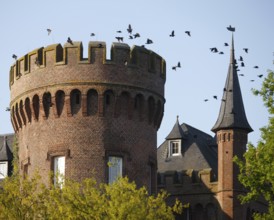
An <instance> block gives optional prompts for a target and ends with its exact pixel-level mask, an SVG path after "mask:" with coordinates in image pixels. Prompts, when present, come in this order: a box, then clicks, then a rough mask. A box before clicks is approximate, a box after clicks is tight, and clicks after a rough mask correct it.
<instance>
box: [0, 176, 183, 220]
mask: <svg viewBox="0 0 274 220" xmlns="http://www.w3.org/2000/svg"><path fill="white" fill-rule="evenodd" d="M1 185H2V190H0V219H20V220H24V219H100V220H101V219H108V220H112V219H113V220H114V219H115V220H119V219H134V220H138V219H142V220H143V219H174V213H180V212H181V211H182V205H181V203H180V202H178V201H176V202H175V204H174V206H173V207H170V206H167V205H166V203H165V200H166V198H167V196H168V195H167V193H166V192H163V191H162V192H160V193H159V194H158V195H157V196H149V195H148V192H147V190H146V189H145V187H142V188H140V189H138V188H137V187H136V184H135V183H133V182H129V181H128V179H127V178H119V179H118V180H117V181H115V182H114V183H112V184H97V183H96V181H95V180H93V179H85V180H84V181H82V182H75V181H71V180H67V179H66V180H65V184H64V186H63V187H62V189H61V188H59V187H53V186H50V187H46V186H45V185H44V184H42V183H41V181H40V177H39V175H38V174H36V175H35V176H34V177H32V178H28V177H27V178H21V177H20V176H19V175H14V176H12V177H8V178H6V179H5V180H4V181H3V182H2V184H1Z"/></svg>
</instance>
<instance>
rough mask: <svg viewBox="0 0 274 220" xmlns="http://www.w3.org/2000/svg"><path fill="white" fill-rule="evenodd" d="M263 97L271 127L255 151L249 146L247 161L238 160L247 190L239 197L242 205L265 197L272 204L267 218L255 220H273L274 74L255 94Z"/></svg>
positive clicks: (270, 74)
mask: <svg viewBox="0 0 274 220" xmlns="http://www.w3.org/2000/svg"><path fill="white" fill-rule="evenodd" d="M253 92H254V94H255V95H259V96H261V97H262V99H263V102H264V105H265V106H266V107H267V109H268V112H269V114H270V117H269V122H268V125H266V126H265V127H263V128H261V140H260V141H259V142H258V145H257V146H256V147H255V146H254V145H253V144H251V143H249V145H248V151H247V152H246V153H245V155H244V159H245V160H244V161H243V160H240V159H239V158H235V162H236V163H237V164H238V165H239V167H240V175H239V180H240V182H241V183H242V184H243V185H244V186H245V187H246V189H247V190H248V192H247V194H246V195H242V196H241V197H240V199H241V201H242V202H243V203H246V202H250V201H256V200H258V199H259V198H260V197H263V198H264V199H265V200H266V201H267V202H268V203H269V210H268V213H267V214H264V215H259V214H256V215H255V218H256V219H274V159H273V158H274V117H273V114H274V73H273V71H269V73H268V76H267V77H266V78H265V80H264V82H263V85H262V88H261V89H260V90H254V91H253Z"/></svg>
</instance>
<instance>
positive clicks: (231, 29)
mask: <svg viewBox="0 0 274 220" xmlns="http://www.w3.org/2000/svg"><path fill="white" fill-rule="evenodd" d="M226 28H227V30H229V31H232V32H234V31H235V27H232V26H231V25H229V26H228V27H226Z"/></svg>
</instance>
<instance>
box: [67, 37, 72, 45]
mask: <svg viewBox="0 0 274 220" xmlns="http://www.w3.org/2000/svg"><path fill="white" fill-rule="evenodd" d="M67 42H68V43H70V44H71V45H73V42H72V40H71V39H70V37H68V39H67Z"/></svg>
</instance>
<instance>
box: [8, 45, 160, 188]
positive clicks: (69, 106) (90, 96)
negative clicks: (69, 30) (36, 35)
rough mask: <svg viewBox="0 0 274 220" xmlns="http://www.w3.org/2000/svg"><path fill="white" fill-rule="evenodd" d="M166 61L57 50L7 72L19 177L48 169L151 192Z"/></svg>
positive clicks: (127, 52) (98, 48) (96, 49)
mask: <svg viewBox="0 0 274 220" xmlns="http://www.w3.org/2000/svg"><path fill="white" fill-rule="evenodd" d="M164 84H165V61H164V59H163V58H162V57H160V56H159V55H157V54H155V53H154V52H152V51H150V50H147V49H145V48H143V47H139V46H133V47H132V48H130V47H129V46H128V45H127V44H123V43H113V44H112V47H111V58H110V60H107V59H106V45H105V43H104V42H90V43H89V46H88V58H83V47H82V43H81V42H73V43H71V44H70V43H66V44H65V45H64V46H63V47H62V46H61V45H60V44H54V45H50V46H47V47H45V48H39V49H36V50H34V51H32V52H30V53H28V54H26V55H25V56H23V57H21V58H20V59H18V60H17V61H16V63H15V64H14V65H13V66H12V67H11V71H10V90H11V103H10V108H11V121H12V125H13V127H14V130H15V132H16V137H17V140H18V146H19V162H20V168H21V172H22V173H28V174H29V175H31V174H33V173H34V172H35V171H36V170H38V171H39V172H40V174H41V175H42V177H43V179H44V181H45V182H46V181H48V180H49V179H48V174H49V172H50V171H53V172H54V173H55V172H57V171H58V172H59V173H62V174H64V175H65V177H69V178H72V179H74V180H81V179H83V178H85V177H91V176H94V177H95V178H96V180H97V181H98V182H112V181H113V180H114V179H115V178H116V177H117V176H118V175H123V176H128V177H129V179H130V180H134V181H135V182H136V183H137V185H138V186H142V185H145V186H146V187H147V188H148V189H149V190H151V191H152V192H155V190H156V161H157V155H156V151H157V143H156V139H157V130H158V128H159V126H160V124H161V119H162V117H163V111H164V103H165V99H164Z"/></svg>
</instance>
